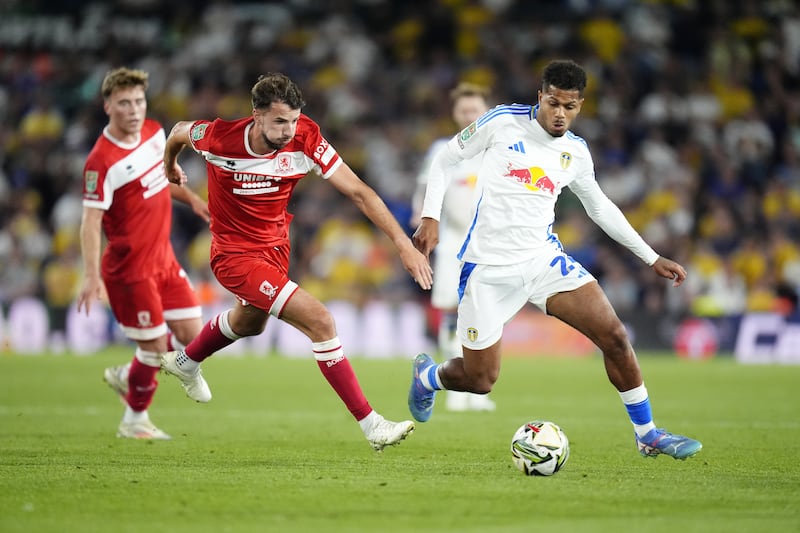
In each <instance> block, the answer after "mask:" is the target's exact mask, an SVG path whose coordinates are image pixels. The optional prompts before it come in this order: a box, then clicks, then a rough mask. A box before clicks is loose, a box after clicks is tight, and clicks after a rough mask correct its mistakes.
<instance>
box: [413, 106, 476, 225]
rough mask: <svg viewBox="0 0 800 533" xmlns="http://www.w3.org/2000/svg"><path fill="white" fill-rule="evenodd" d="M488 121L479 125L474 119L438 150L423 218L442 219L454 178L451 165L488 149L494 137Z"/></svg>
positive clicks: (426, 196)
mask: <svg viewBox="0 0 800 533" xmlns="http://www.w3.org/2000/svg"><path fill="white" fill-rule="evenodd" d="M488 124H490V123H487V124H486V125H485V126H482V127H478V121H476V122H473V123H472V124H470V125H469V126H467V127H466V128H464V129H463V130H461V131H460V132H459V133H457V134H456V135H455V136H454V137H453V138H452V139H450V140H449V141H448V142H447V144H445V145H444V147H442V149H441V150H439V151H438V152H437V153H436V155H435V156H434V158H433V161H432V162H431V164H430V167H429V168H428V172H427V179H428V185H427V187H426V189H425V201H424V202H423V204H422V217H423V218H432V219H435V220H439V219H440V217H441V216H442V202H444V193H445V192H446V191H447V187H448V185H450V180H451V179H452V174H453V173H452V171H451V167H452V166H454V165H457V164H458V163H459V162H461V161H463V160H465V159H469V158H471V157H474V156H476V155H478V154H479V153H481V152H483V151H484V150H485V149H486V146H488V145H489V139H490V137H491V130H490V128H489V127H487V126H488Z"/></svg>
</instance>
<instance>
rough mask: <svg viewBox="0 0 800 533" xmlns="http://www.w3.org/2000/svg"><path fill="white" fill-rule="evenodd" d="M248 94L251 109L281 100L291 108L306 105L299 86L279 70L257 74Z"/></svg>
mask: <svg viewBox="0 0 800 533" xmlns="http://www.w3.org/2000/svg"><path fill="white" fill-rule="evenodd" d="M250 95H251V97H252V100H253V109H265V108H268V107H269V106H270V105H272V102H283V103H284V104H286V105H288V106H289V107H290V108H291V109H300V108H302V107H303V106H304V105H306V103H305V101H304V100H303V93H302V92H300V88H299V87H298V86H297V85H295V83H294V82H293V81H292V80H291V79H289V77H288V76H286V75H285V74H281V73H280V72H268V73H266V74H262V75H261V76H259V77H258V81H256V84H255V85H253V88H252V89H251V90H250Z"/></svg>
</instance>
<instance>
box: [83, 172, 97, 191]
mask: <svg viewBox="0 0 800 533" xmlns="http://www.w3.org/2000/svg"><path fill="white" fill-rule="evenodd" d="M98 177H99V175H98V173H97V171H96V170H87V171H86V172H85V173H84V174H83V183H84V187H85V188H86V192H95V191H97V178H98Z"/></svg>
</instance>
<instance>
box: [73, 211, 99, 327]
mask: <svg viewBox="0 0 800 533" xmlns="http://www.w3.org/2000/svg"><path fill="white" fill-rule="evenodd" d="M103 213H104V211H103V210H102V209H95V208H93V207H84V208H83V215H82V218H81V228H80V243H81V255H82V256H83V285H82V286H81V289H80V292H79V293H78V311H79V312H80V311H81V310H85V311H86V314H87V315H88V314H89V311H90V309H91V307H92V304H93V303H94V302H95V301H97V300H100V299H101V297H102V295H103V291H104V286H103V280H102V279H101V277H100V248H101V246H102V236H101V233H102V231H103V230H102V224H103Z"/></svg>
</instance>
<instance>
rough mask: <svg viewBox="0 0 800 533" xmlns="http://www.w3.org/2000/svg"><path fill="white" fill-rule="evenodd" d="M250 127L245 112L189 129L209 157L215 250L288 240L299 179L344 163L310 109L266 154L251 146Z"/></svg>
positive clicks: (327, 173) (324, 174)
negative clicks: (290, 206) (291, 133)
mask: <svg viewBox="0 0 800 533" xmlns="http://www.w3.org/2000/svg"><path fill="white" fill-rule="evenodd" d="M252 127H253V119H252V117H247V118H242V119H239V120H234V121H225V120H220V119H217V120H214V121H213V122H210V121H206V120H198V121H196V122H195V123H194V124H192V126H191V129H190V138H191V142H192V147H193V148H194V150H195V151H196V152H197V153H198V154H200V155H202V156H203V157H204V158H205V160H206V169H207V172H208V209H209V211H210V212H211V235H212V239H213V242H212V250H213V251H212V255H214V254H216V253H220V252H223V253H230V252H232V253H242V252H251V251H258V250H263V249H264V248H265V247H267V246H281V245H288V243H289V223H290V222H291V219H292V215H290V214H289V213H288V212H287V210H286V206H287V205H288V203H289V198H290V197H291V196H292V191H293V190H294V188H295V185H297V183H298V181H299V180H300V179H302V178H303V177H305V176H306V174H308V173H309V172H310V171H312V170H316V172H317V173H319V174H320V175H322V177H323V178H329V177H330V176H331V174H333V173H334V172H335V171H336V169H337V168H339V165H340V164H341V163H342V160H341V159H340V158H339V154H337V153H336V150H334V148H333V146H331V145H330V144H329V143H328V141H326V140H325V138H324V137H322V134H321V133H320V130H319V126H318V125H317V123H316V122H314V121H313V120H311V119H310V118H308V117H307V116H306V115H303V114H301V115H300V119H299V121H298V124H297V130H296V133H295V136H294V138H293V139H292V140H291V141H289V144H287V145H286V146H284V147H283V148H281V149H280V150H277V151H275V152H272V153H269V154H266V155H259V154H256V153H255V152H254V151H253V150H252V148H251V147H250V143H249V142H248V138H247V135H248V133H249V132H250V128H252Z"/></svg>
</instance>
